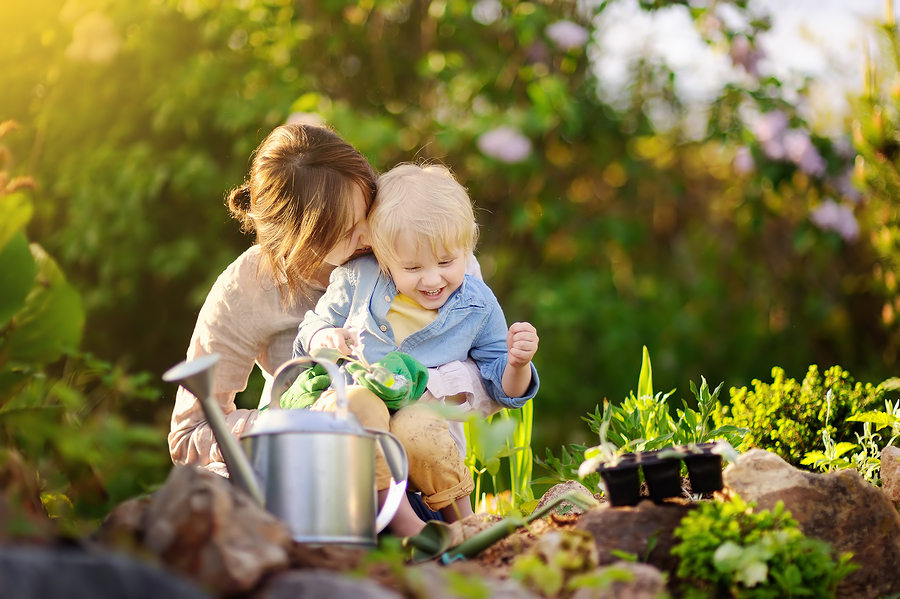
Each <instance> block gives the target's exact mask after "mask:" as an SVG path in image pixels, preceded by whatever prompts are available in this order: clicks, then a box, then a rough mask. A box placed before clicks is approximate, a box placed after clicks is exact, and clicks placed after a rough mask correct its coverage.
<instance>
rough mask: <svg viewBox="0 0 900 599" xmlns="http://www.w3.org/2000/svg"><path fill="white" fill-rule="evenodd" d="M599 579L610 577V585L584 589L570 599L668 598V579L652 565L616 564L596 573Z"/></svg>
mask: <svg viewBox="0 0 900 599" xmlns="http://www.w3.org/2000/svg"><path fill="white" fill-rule="evenodd" d="M596 575H597V576H598V577H602V578H605V577H607V576H608V577H609V580H610V581H611V582H610V583H609V584H608V585H603V586H602V587H600V588H582V589H578V590H577V591H575V592H574V593H572V595H571V597H570V599H657V598H658V597H665V596H667V594H666V593H667V590H666V577H665V576H663V574H662V572H660V571H659V570H658V569H657V568H654V567H653V566H651V565H650V564H641V563H637V562H624V561H621V562H616V563H614V564H612V565H610V566H606V567H605V568H599V569H598V570H597V571H596Z"/></svg>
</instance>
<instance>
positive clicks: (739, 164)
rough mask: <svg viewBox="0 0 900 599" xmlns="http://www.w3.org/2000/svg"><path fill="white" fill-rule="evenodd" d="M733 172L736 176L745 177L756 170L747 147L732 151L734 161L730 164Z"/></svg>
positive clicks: (754, 162)
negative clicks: (735, 172)
mask: <svg viewBox="0 0 900 599" xmlns="http://www.w3.org/2000/svg"><path fill="white" fill-rule="evenodd" d="M732 165H733V166H734V170H735V171H737V173H738V174H741V175H746V174H747V173H752V172H753V171H754V170H756V161H755V160H753V154H752V153H751V152H750V148H748V147H747V146H741V147H739V148H738V149H737V150H735V151H734V161H733V162H732Z"/></svg>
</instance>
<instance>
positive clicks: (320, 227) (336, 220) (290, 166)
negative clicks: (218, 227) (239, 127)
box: [226, 123, 375, 304]
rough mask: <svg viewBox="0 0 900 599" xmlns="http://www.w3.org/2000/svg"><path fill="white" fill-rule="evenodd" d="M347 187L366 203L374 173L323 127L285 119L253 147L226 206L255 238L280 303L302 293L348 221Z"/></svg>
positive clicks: (350, 213)
mask: <svg viewBox="0 0 900 599" xmlns="http://www.w3.org/2000/svg"><path fill="white" fill-rule="evenodd" d="M354 185H356V186H357V187H358V188H359V189H361V190H362V192H363V195H364V197H365V198H366V205H367V206H368V205H371V202H372V198H373V197H374V195H375V171H374V170H373V169H372V166H371V165H370V164H369V162H368V160H366V159H365V157H364V156H363V155H362V154H360V153H359V151H358V150H356V149H355V148H354V147H353V146H351V145H350V144H349V143H347V142H346V141H344V140H343V139H341V138H340V137H339V136H338V135H337V134H336V133H334V132H333V131H331V130H330V129H327V128H325V127H319V126H312V125H304V124H299V123H298V124H291V125H282V126H280V127H278V128H276V129H275V130H274V131H272V132H271V133H270V134H269V135H268V136H267V137H266V138H265V139H264V140H263V142H262V143H261V144H260V145H259V147H258V148H257V149H256V150H255V152H254V157H253V163H252V166H251V167H250V179H249V181H247V182H245V183H244V184H243V185H241V186H240V187H236V188H235V189H232V190H231V191H230V192H229V194H228V197H227V200H226V204H227V206H228V208H229V209H230V211H231V214H232V216H233V217H234V218H236V219H237V220H238V221H240V222H241V229H242V230H244V231H246V232H252V231H255V232H256V243H257V244H259V246H260V250H261V252H262V255H263V257H264V260H263V263H262V264H261V266H265V267H267V268H269V269H270V270H271V272H272V274H273V275H274V279H275V280H276V281H277V283H278V286H279V288H280V289H281V292H282V297H283V298H284V300H285V302H286V303H287V304H290V303H292V302H293V301H294V300H295V299H296V298H297V294H298V293H299V294H302V295H304V296H307V297H308V295H309V286H310V283H309V281H310V280H311V279H312V278H313V277H314V276H315V275H316V273H317V272H318V270H319V268H321V266H322V264H323V262H324V259H325V256H326V255H328V252H330V251H331V250H332V249H333V248H334V247H335V246H336V245H337V244H338V243H339V242H340V241H341V239H342V238H343V237H344V235H346V233H347V231H348V230H350V229H351V228H352V227H353V225H354V214H353V191H354V187H353V186H354Z"/></svg>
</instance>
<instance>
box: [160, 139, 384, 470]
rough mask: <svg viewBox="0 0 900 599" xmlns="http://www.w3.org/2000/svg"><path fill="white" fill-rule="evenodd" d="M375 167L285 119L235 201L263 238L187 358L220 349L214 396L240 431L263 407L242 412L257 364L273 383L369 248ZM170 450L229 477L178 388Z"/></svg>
mask: <svg viewBox="0 0 900 599" xmlns="http://www.w3.org/2000/svg"><path fill="white" fill-rule="evenodd" d="M374 194H375V172H374V170H373V169H372V166H371V165H370V164H369V162H368V161H367V160H366V159H365V158H364V157H363V156H362V154H360V153H359V152H358V151H357V150H356V149H355V148H353V146H351V145H350V144H348V143H347V142H345V141H344V140H343V139H341V138H340V137H338V136H337V135H336V134H335V133H333V132H332V131H330V130H329V129H326V128H324V127H314V126H308V125H302V124H294V125H283V126H281V127H278V128H277V129H275V130H274V131H272V133H270V134H269V136H268V137H266V139H265V140H263V142H262V143H261V144H260V146H259V147H258V148H257V150H256V153H255V156H254V159H253V164H252V166H251V169H250V178H249V181H247V182H246V183H245V184H244V185H242V186H241V187H238V188H236V189H234V190H232V191H231V193H230V194H229V197H228V200H227V204H228V207H229V209H230V211H231V214H232V216H234V218H236V219H237V220H239V221H240V222H241V224H242V228H243V230H245V231H247V232H251V231H255V233H256V243H255V245H253V246H252V247H251V248H250V249H248V250H247V251H246V252H244V253H243V254H242V255H241V256H240V257H239V258H238V259H237V260H235V261H234V262H233V263H232V264H231V265H230V266H229V267H228V268H227V269H225V272H223V273H222V274H221V275H220V276H219V278H218V280H217V281H216V282H215V284H214V285H213V287H212V290H210V292H209V295H208V296H207V298H206V301H205V302H204V304H203V307H202V308H201V309H200V314H199V316H198V318H197V324H196V327H195V328H194V333H193V336H192V337H191V343H190V346H189V348H188V352H187V359H188V360H192V359H196V358H198V357H200V356H203V355H206V354H210V353H218V354H220V355H221V359H220V361H219V363H218V364H217V366H216V370H215V379H214V381H213V386H212V387H213V395H214V397H215V399H216V401H217V402H218V403H219V406H221V407H222V410H223V411H224V412H225V414H226V416H225V420H226V422H227V424H228V426H229V427H230V428H231V431H232V433H234V434H235V436H238V437H240V435H241V433H242V432H243V431H244V430H245V429H247V428H248V427H249V426H250V425H252V423H253V422H254V421H255V419H256V416H257V411H256V410H243V409H236V406H235V403H234V397H235V394H236V393H237V392H239V391H242V390H243V389H244V388H245V387H246V386H247V379H248V377H249V376H250V373H251V371H252V370H253V365H254V363H257V364H259V366H260V368H261V369H262V371H263V373H264V375H265V377H266V380H267V386H268V385H269V384H271V378H272V376H273V375H274V373H275V371H276V370H277V369H278V367H279V366H280V365H281V364H283V363H284V362H285V361H287V360H289V359H290V358H291V351H292V345H293V342H294V338H295V337H296V335H297V326H298V325H299V324H300V322H302V320H303V316H304V315H305V314H306V311H307V310H310V309H312V308H314V307H315V305H316V301H317V300H318V299H319V297H321V295H322V292H323V291H324V288H325V286H326V285H327V284H328V275H329V274H330V272H331V270H332V269H333V268H334V267H335V266H337V265H339V264H343V263H344V262H346V261H347V260H349V259H350V258H351V257H353V256H354V255H355V254H357V253H362V252H365V251H368V246H367V245H366V233H367V230H366V220H365V218H366V213H367V212H368V208H369V204H371V202H372V198H373V197H374ZM169 452H170V453H171V455H172V460H173V461H174V462H175V463H181V464H183V463H192V464H198V465H202V466H206V467H208V468H210V469H211V470H214V471H217V472H219V473H223V474H224V473H225V472H227V470H226V469H225V465H224V463H223V462H222V454H221V453H220V452H219V448H218V445H217V443H216V442H215V438H214V437H213V433H212V429H211V428H210V427H209V424H208V423H207V422H206V418H205V417H204V415H203V411H202V408H201V407H200V404H199V402H198V401H197V399H196V398H195V397H194V396H193V395H191V394H190V393H188V392H187V391H185V389H184V388H179V389H178V394H177V397H176V400H175V409H174V411H173V412H172V427H171V432H170V433H169Z"/></svg>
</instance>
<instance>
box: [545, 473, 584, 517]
mask: <svg viewBox="0 0 900 599" xmlns="http://www.w3.org/2000/svg"><path fill="white" fill-rule="evenodd" d="M572 491H575V492H576V493H581V494H582V495H584V496H585V497H587V498H588V499H593V498H594V495H593V494H592V493H591V492H590V491H589V490H588V488H587V487H585V486H584V485H583V484H581V483H580V482H578V481H577V480H569V481H566V482H564V483H560V484H558V485H554V486H552V487H550V489H549V490H548V491H547V492H546V493H544V496H543V497H541V500H540V501H539V502H538V504H537V507H536V508H535V509H536V510H539V509H541V508H542V507H544V506H545V505H547V504H548V503H550V502H551V501H553V500H554V499H556V498H557V497H559V496H560V495H564V494H566V493H570V492H572ZM553 511H555V512H556V513H557V514H561V515H569V516H580V515H581V514H583V513H584V510H583V509H581V508H580V507H578V506H577V505H575V504H574V503H571V502H569V501H563V502H562V503H560V504H559V505H557V506H556V507H555V508H553Z"/></svg>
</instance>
